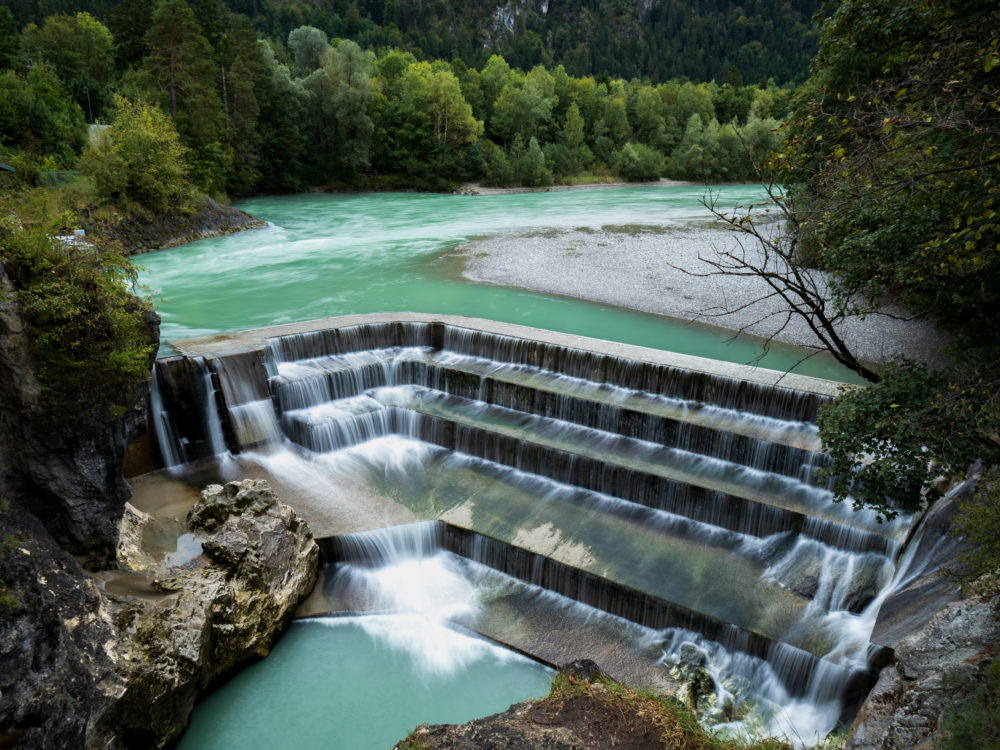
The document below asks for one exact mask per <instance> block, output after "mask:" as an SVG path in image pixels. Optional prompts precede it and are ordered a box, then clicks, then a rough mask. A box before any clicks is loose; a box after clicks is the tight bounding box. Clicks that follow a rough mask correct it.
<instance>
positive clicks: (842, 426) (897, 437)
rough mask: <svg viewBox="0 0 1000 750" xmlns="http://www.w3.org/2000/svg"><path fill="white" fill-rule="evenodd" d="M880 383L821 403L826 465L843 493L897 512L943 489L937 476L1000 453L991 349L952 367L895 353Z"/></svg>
mask: <svg viewBox="0 0 1000 750" xmlns="http://www.w3.org/2000/svg"><path fill="white" fill-rule="evenodd" d="M881 375H882V377H881V379H880V380H879V381H878V382H877V383H873V384H872V385H871V386H869V387H867V388H859V389H852V390H850V391H848V392H846V393H844V394H842V395H841V396H840V397H839V398H838V399H836V400H835V401H833V402H831V403H829V404H825V405H823V406H822V407H820V414H819V423H820V437H821V439H822V440H823V445H824V447H825V448H826V449H827V450H828V451H829V453H830V457H831V459H832V463H831V465H830V466H829V467H827V468H826V470H825V473H826V475H827V476H829V477H830V478H831V480H832V483H833V484H832V487H833V490H834V492H835V493H836V494H837V496H838V497H839V498H841V499H843V498H845V497H847V496H850V497H852V498H853V501H854V503H855V505H856V507H860V506H862V505H866V506H869V507H872V508H875V509H877V510H878V511H879V512H880V513H882V514H884V515H885V516H887V517H889V518H891V517H893V516H894V515H895V514H896V512H897V511H898V510H899V509H905V510H908V511H913V510H917V509H918V508H920V507H921V505H922V504H923V502H924V501H925V500H934V499H936V498H937V497H938V496H940V492H939V490H938V489H937V487H936V485H935V484H933V480H934V479H936V478H937V477H945V478H947V477H951V476H955V475H960V474H963V473H964V472H966V471H967V470H968V469H969V467H970V465H971V464H972V462H973V461H975V460H976V459H982V460H983V461H984V462H987V464H989V463H990V462H996V461H1000V443H998V442H997V435H996V431H997V425H998V424H1000V399H998V393H1000V377H998V376H997V374H996V371H995V360H993V357H992V351H991V352H979V353H969V355H968V357H967V360H966V361H965V362H964V363H963V364H962V365H961V367H959V368H956V369H954V370H952V371H950V372H947V373H945V372H935V371H932V370H929V369H928V368H927V367H926V366H924V365H922V364H918V363H914V362H909V361H905V360H897V361H895V362H893V363H892V364H891V365H889V366H888V367H887V368H886V369H884V370H883V371H882V373H881Z"/></svg>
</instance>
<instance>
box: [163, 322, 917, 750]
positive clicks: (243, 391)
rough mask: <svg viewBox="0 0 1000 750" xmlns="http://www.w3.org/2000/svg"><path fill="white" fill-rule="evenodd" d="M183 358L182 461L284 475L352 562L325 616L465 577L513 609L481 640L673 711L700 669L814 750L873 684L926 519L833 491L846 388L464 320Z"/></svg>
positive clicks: (174, 388)
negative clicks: (885, 616)
mask: <svg viewBox="0 0 1000 750" xmlns="http://www.w3.org/2000/svg"><path fill="white" fill-rule="evenodd" d="M172 344H173V346H174V347H175V349H176V350H177V352H178V354H177V355H176V356H171V357H167V358H163V359H160V360H158V361H157V363H156V368H155V372H154V375H155V389H154V391H155V393H154V398H153V406H152V415H151V416H152V418H153V421H154V423H155V424H156V434H157V438H158V440H159V442H160V443H161V448H162V454H163V456H164V460H165V462H166V463H168V464H170V465H172V467H173V468H172V470H173V471H181V472H182V471H185V470H186V468H185V467H189V466H191V465H195V464H197V462H198V460H199V459H205V460H206V461H207V460H209V459H211V460H213V461H215V462H216V466H217V472H218V473H219V474H220V475H225V474H226V473H227V472H228V473H241V474H249V473H256V474H263V475H265V476H266V477H267V478H268V479H269V480H270V481H271V482H272V483H273V484H274V485H275V486H276V487H277V488H278V490H279V493H280V494H281V496H282V498H283V499H284V500H285V501H286V502H288V503H289V504H291V505H292V506H293V507H295V508H296V510H297V511H299V513H300V514H301V515H303V516H304V517H305V518H306V519H307V520H308V521H309V522H310V525H311V526H312V527H313V529H314V531H315V533H316V534H317V536H320V537H328V539H327V540H326V541H325V542H324V549H325V551H326V555H327V560H328V563H329V564H328V567H327V569H326V571H325V579H326V583H325V584H324V586H322V587H320V590H318V592H317V594H316V595H315V596H314V597H313V599H312V600H311V601H310V603H309V604H308V606H307V607H306V608H305V610H304V611H306V612H307V613H320V612H331V611H357V610H370V609H380V608H381V607H383V604H381V603H380V602H381V601H382V600H381V599H380V598H379V597H378V596H376V595H375V594H373V593H372V591H374V589H373V588H372V586H375V584H373V583H372V580H370V576H371V571H373V570H382V569H386V570H388V569H389V568H391V567H392V566H393V565H396V564H399V563H400V561H401V560H403V561H405V560H411V559H420V558H422V557H429V556H430V557H432V556H436V555H442V554H445V555H450V556H452V557H453V558H454V559H455V560H459V561H461V562H457V563H449V565H457V566H458V567H460V568H461V569H462V570H463V575H465V576H466V578H467V579H468V580H470V581H473V582H474V585H475V586H477V587H479V588H478V590H479V591H480V595H479V597H480V599H481V600H482V601H484V602H489V603H490V604H489V606H487V607H486V609H485V610H477V614H475V615H474V616H473V615H469V613H468V612H466V613H465V614H463V615H462V616H460V617H458V616H457V617H456V622H459V624H461V625H464V626H466V627H469V628H472V629H474V630H478V631H479V632H481V633H483V634H485V635H487V636H489V637H493V638H495V639H497V640H500V641H503V642H505V643H508V644H510V645H512V646H514V647H516V648H518V649H521V650H523V651H525V652H528V653H534V654H535V655H536V656H538V657H540V658H542V659H544V660H547V661H551V662H556V661H560V660H568V659H569V658H573V657H591V658H604V659H605V661H604V662H602V665H604V666H605V668H606V669H608V671H609V672H611V673H612V674H613V675H614V676H619V677H622V678H625V679H627V680H629V681H632V682H639V683H643V684H646V685H650V686H653V687H657V688H659V689H668V690H669V689H674V688H676V687H677V680H678V674H680V673H679V672H678V670H681V672H683V670H684V669H685V668H686V667H685V666H684V664H685V663H687V662H690V657H691V654H692V653H695V652H696V653H697V654H698V657H697V659H696V662H697V664H698V665H699V669H704V670H707V672H708V673H709V674H710V675H711V677H712V680H713V681H714V685H715V688H716V693H717V695H716V698H717V701H716V703H717V705H716V703H712V705H713V706H715V709H713V710H714V714H713V721H715V722H716V723H727V722H731V721H734V720H737V719H739V718H740V717H745V716H746V715H747V712H748V711H750V709H748V708H745V707H744V708H742V709H737V708H734V706H735V705H743V706H745V705H750V704H754V705H755V706H757V708H754V709H753V712H756V713H754V716H755V717H756V718H755V719H754V720H753V721H756V722H757V723H758V724H759V723H764V724H765V725H766V726H767V727H769V728H772V729H774V730H776V731H786V732H787V733H788V734H790V735H791V734H794V735H797V737H798V738H799V739H805V740H806V741H808V740H810V739H811V735H814V734H817V733H821V732H822V733H825V732H826V731H828V730H829V729H830V728H832V727H833V726H834V725H835V724H836V723H837V721H838V720H841V719H842V717H843V715H844V713H845V712H846V711H849V710H850V708H851V705H852V702H853V701H855V700H856V699H857V698H858V697H859V696H861V695H863V694H864V693H865V692H866V690H867V688H868V687H870V685H871V684H872V681H873V677H874V667H875V666H877V665H878V663H879V661H880V660H881V659H882V658H884V655H883V654H881V653H880V652H881V649H880V648H879V647H877V646H874V645H872V644H871V643H870V642H869V636H870V633H871V629H872V626H873V625H874V620H875V616H876V614H877V612H878V607H879V605H880V602H881V601H882V600H883V599H884V598H885V596H887V593H888V592H889V591H890V590H891V588H892V585H893V580H894V575H895V574H896V570H897V565H898V563H899V557H900V553H901V551H902V549H903V545H904V542H905V540H906V538H907V536H908V535H909V533H910V532H911V526H912V525H913V523H914V519H913V518H912V517H910V516H907V515H905V514H901V515H900V516H898V517H897V518H896V519H895V520H893V521H891V522H880V520H879V519H878V518H877V517H876V515H875V514H874V513H872V512H869V511H864V510H862V511H857V512H855V511H853V510H852V509H851V507H850V503H835V502H833V498H832V495H831V493H830V492H829V490H828V489H827V488H826V486H825V485H824V483H823V481H822V480H820V479H819V478H818V477H817V473H816V471H817V469H818V468H820V467H822V466H824V465H825V464H826V462H827V459H826V457H825V456H824V454H823V453H822V452H821V450H820V444H819V440H818V438H817V431H816V427H815V425H814V424H813V421H814V419H815V416H816V413H817V409H818V407H819V406H820V405H821V404H822V403H824V402H825V401H827V400H828V399H830V398H831V397H832V396H834V395H835V394H836V392H837V389H838V387H840V384H838V383H835V382H832V381H826V380H820V379H816V378H811V377H804V376H800V375H795V374H784V373H777V372H772V371H768V370H762V369H759V368H754V367H749V366H745V365H737V364H730V363H725V362H717V361H714V360H706V359H701V358H697V357H691V356H685V355H678V354H673V353H670V352H664V351H657V350H651V349H644V348H640V347H635V346H629V345H623V344H616V343H612V342H607V341H599V340H595V339H587V338H583V337H579V336H571V335H565V334H558V333H553V332H550V331H540V330H537V329H531V328H524V327H521V326H515V325H508V324H501V323H496V322H492V321H485V320H478V319H472V318H462V317H456V316H431V315H419V314H392V315H388V314H386V315H365V316H350V317H343V318H332V319H325V320H317V321H309V322H306V323H296V324H292V325H285V326H275V327H271V328H264V329H257V330H253V331H245V332H240V333H231V334H223V335H219V336H212V337H207V338H202V339H189V340H186V341H179V342H172ZM417 521H420V522H422V523H413V522H417ZM388 527H392V528H388ZM365 571H368V572H365ZM345 581H348V582H353V583H352V584H351V585H353V586H355V588H351V586H350V585H345ZM359 581H364V582H363V583H359ZM379 585H383V584H379ZM376 588H377V587H376ZM556 623H560V624H559V625H558V626H557V625H556ZM553 632H561V633H563V634H564V636H565V637H564V638H562V639H561V641H560V642H559V643H554V642H553V638H552V633H553ZM685 644H686V645H685ZM692 649H693V651H692ZM682 653H684V654H686V656H682ZM616 671H617V672H618V674H617V675H615V672H616ZM722 706H728V708H727V709H725V710H722V708H720V707H722Z"/></svg>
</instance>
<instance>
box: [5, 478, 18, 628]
mask: <svg viewBox="0 0 1000 750" xmlns="http://www.w3.org/2000/svg"><path fill="white" fill-rule="evenodd" d="M8 511H9V504H8V502H7V498H5V497H3V496H0V518H2V517H3V516H5V515H6V514H7V513H8ZM15 541H16V539H15V537H14V536H13V535H11V534H4V535H3V536H0V563H2V562H3V560H4V558H5V557H6V556H7V555H8V554H10V546H11V545H12V544H13V543H14V542H15ZM18 604H20V602H19V600H18V598H17V595H16V594H15V593H14V592H13V591H12V590H10V589H9V588H7V584H6V582H5V581H4V580H3V579H2V578H0V610H3V609H14V608H15V607H17V606H18Z"/></svg>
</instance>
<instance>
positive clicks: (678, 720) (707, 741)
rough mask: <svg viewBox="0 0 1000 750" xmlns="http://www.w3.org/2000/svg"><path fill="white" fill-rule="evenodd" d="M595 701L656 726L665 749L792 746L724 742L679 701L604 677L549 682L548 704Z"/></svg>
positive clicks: (779, 749)
mask: <svg viewBox="0 0 1000 750" xmlns="http://www.w3.org/2000/svg"><path fill="white" fill-rule="evenodd" d="M580 699H585V700H596V701H599V702H602V703H609V704H611V705H610V708H611V709H612V713H613V712H619V713H620V715H622V716H624V717H628V719H627V721H628V722H629V723H635V722H636V720H641V721H642V722H643V723H646V724H651V725H652V726H654V727H656V728H657V730H658V732H659V735H660V741H661V743H662V746H663V747H664V748H675V747H676V748H685V750H791V746H790V745H789V744H788V743H786V742H784V741H782V740H777V739H773V738H765V739H726V738H722V737H719V736H717V735H714V734H712V733H710V732H708V731H706V730H705V729H704V728H703V727H702V726H701V724H699V723H698V718H697V717H696V716H695V715H694V713H692V712H691V711H690V710H689V709H688V708H687V707H686V706H684V705H683V704H682V703H681V702H680V701H678V700H677V699H675V698H672V697H670V696H663V695H658V694H656V693H653V692H652V691H648V690H641V689H636V688H631V687H629V686H627V685H623V684H622V683H620V682H616V681H615V680H612V679H611V678H610V677H607V676H606V675H603V674H602V675H599V676H596V677H595V678H594V679H592V680H589V681H586V680H579V679H576V678H574V677H572V676H571V675H569V674H567V673H566V672H560V673H559V674H557V675H556V677H555V679H554V680H553V681H552V688H551V690H550V691H549V695H548V697H547V698H546V699H545V700H546V701H549V702H556V703H567V702H569V701H571V700H580Z"/></svg>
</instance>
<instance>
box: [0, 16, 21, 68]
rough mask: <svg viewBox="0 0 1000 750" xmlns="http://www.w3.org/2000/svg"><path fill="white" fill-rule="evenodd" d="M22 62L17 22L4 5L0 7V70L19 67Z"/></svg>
mask: <svg viewBox="0 0 1000 750" xmlns="http://www.w3.org/2000/svg"><path fill="white" fill-rule="evenodd" d="M23 60H24V55H23V54H22V51H21V35H20V34H19V33H18V30H17V22H16V21H15V20H14V15H13V14H12V13H11V12H10V9H9V8H8V7H7V6H6V5H0V70H7V69H8V68H15V67H21V66H22V65H23V64H24V62H23Z"/></svg>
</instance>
